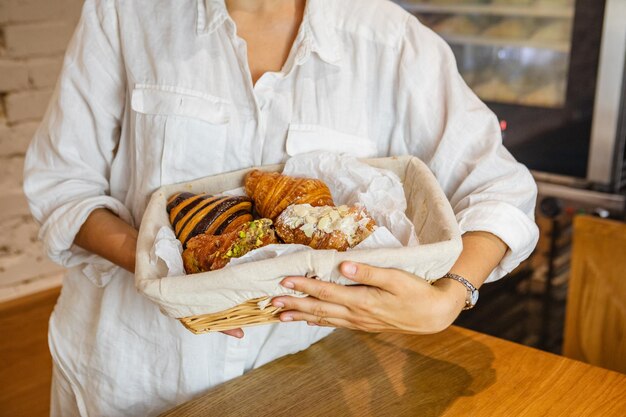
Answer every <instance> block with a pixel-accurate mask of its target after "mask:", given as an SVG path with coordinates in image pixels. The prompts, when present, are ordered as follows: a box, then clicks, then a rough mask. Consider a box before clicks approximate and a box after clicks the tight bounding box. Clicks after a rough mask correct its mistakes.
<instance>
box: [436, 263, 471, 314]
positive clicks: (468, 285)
mask: <svg viewBox="0 0 626 417" xmlns="http://www.w3.org/2000/svg"><path fill="white" fill-rule="evenodd" d="M442 278H449V279H453V280H455V281H458V282H460V283H461V284H463V285H464V286H465V288H467V296H466V298H465V307H463V310H469V309H470V308H473V307H474V306H475V305H476V301H478V289H477V288H476V287H475V286H474V284H472V283H471V282H469V281H468V280H467V279H465V278H463V277H462V276H460V275H457V274H453V273H452V272H448V273H447V274H445V275H444V276H443V277H442Z"/></svg>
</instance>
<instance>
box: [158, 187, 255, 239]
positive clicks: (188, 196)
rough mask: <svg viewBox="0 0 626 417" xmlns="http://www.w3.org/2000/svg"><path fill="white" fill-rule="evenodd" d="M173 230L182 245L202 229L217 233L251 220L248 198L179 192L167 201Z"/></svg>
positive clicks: (250, 207) (250, 206)
mask: <svg viewBox="0 0 626 417" xmlns="http://www.w3.org/2000/svg"><path fill="white" fill-rule="evenodd" d="M167 212H168V213H169V217H170V223H171V224H172V227H173V228H174V233H175V234H176V237H177V238H178V240H180V241H181V243H182V244H183V247H185V246H186V244H187V242H188V241H189V239H191V238H192V237H194V236H197V235H199V234H202V233H207V234H214V235H219V234H222V233H225V232H230V231H232V230H235V229H237V228H238V227H239V226H240V225H242V224H243V223H247V222H249V221H251V220H252V200H250V199H249V198H248V197H227V196H214V195H208V194H192V193H188V192H182V193H178V194H174V195H173V196H171V197H170V198H169V199H168V201H167Z"/></svg>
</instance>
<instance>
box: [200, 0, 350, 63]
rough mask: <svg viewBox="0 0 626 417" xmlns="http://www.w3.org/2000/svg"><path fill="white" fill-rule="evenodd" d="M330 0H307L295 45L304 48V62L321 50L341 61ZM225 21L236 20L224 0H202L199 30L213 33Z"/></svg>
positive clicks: (326, 58) (330, 60) (326, 57)
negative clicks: (229, 13)
mask: <svg viewBox="0 0 626 417" xmlns="http://www.w3.org/2000/svg"><path fill="white" fill-rule="evenodd" d="M330 6H331V5H330V3H329V2H328V0H307V1H306V7H305V10H304V17H303V19H302V23H301V27H300V30H299V32H298V36H297V37H296V40H295V44H296V45H295V46H296V47H300V48H304V51H305V53H304V54H302V56H301V59H300V60H299V61H300V62H303V61H304V60H306V59H307V58H308V56H309V52H311V51H312V52H315V53H317V54H318V55H319V56H320V58H322V59H323V60H324V61H326V62H328V63H330V64H337V63H338V62H339V61H340V60H341V58H342V53H341V49H340V48H339V45H340V43H339V37H338V35H337V32H336V30H335V26H334V23H333V22H334V19H333V17H334V15H333V13H332V11H331V10H330ZM225 22H231V23H233V27H234V22H233V21H232V19H231V18H230V16H229V15H228V10H227V9H226V5H225V4H224V0H198V19H197V28H196V30H197V33H198V34H199V35H203V34H211V33H213V32H214V31H215V30H217V28H219V27H220V26H221V25H223V24H224V23H225Z"/></svg>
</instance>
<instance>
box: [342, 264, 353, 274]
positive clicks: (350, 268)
mask: <svg viewBox="0 0 626 417" xmlns="http://www.w3.org/2000/svg"><path fill="white" fill-rule="evenodd" d="M343 272H344V273H346V274H347V275H354V274H356V265H355V264H344V265H343Z"/></svg>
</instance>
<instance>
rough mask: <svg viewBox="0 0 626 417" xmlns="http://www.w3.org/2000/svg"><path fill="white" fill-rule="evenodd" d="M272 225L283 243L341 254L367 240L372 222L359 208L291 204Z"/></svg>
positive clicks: (373, 223) (374, 225)
mask: <svg viewBox="0 0 626 417" xmlns="http://www.w3.org/2000/svg"><path fill="white" fill-rule="evenodd" d="M275 226H276V234H278V236H279V237H280V238H281V239H282V240H283V241H284V242H285V243H299V244H302V245H308V246H310V247H312V248H313V249H336V250H338V251H345V250H347V249H349V248H352V247H354V246H356V245H358V244H359V243H361V242H362V241H363V240H364V239H365V238H367V237H368V236H369V235H370V234H371V233H372V231H374V230H375V228H376V222H375V221H374V220H373V219H372V218H371V217H370V216H369V215H368V214H367V211H366V210H365V208H364V207H362V206H360V205H356V206H352V207H348V206H339V207H333V206H322V207H313V206H311V205H310V204H294V205H292V206H289V207H288V208H287V209H286V210H285V211H283V212H282V214H281V215H280V216H278V219H276V225H275Z"/></svg>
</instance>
